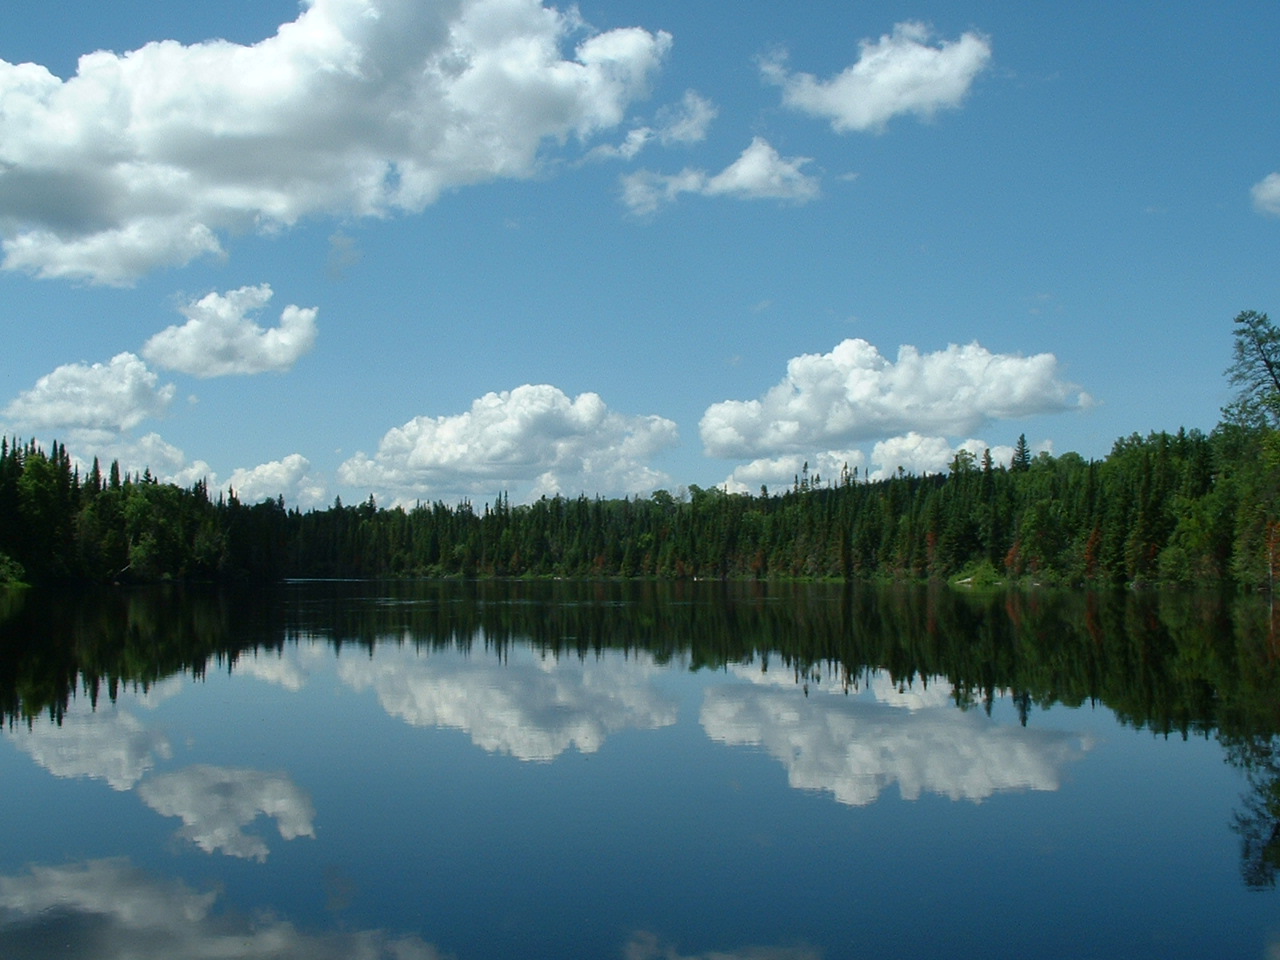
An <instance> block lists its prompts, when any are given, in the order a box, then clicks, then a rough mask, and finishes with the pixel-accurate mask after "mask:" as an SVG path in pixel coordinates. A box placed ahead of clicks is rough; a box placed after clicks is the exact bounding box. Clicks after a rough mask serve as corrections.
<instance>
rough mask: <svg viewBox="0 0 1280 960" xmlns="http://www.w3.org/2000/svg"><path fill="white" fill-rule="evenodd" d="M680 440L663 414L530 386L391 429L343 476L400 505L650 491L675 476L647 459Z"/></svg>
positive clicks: (347, 466)
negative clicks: (455, 497) (450, 497)
mask: <svg viewBox="0 0 1280 960" xmlns="http://www.w3.org/2000/svg"><path fill="white" fill-rule="evenodd" d="M675 442H676V425H675V424H674V423H673V422H672V421H670V420H667V419H665V418H663V417H659V416H627V415H624V414H620V413H616V412H614V411H612V410H610V409H609V408H608V407H607V406H606V405H605V403H604V401H603V400H602V399H601V398H600V397H599V396H598V395H597V394H594V393H583V394H580V395H579V396H577V397H569V396H568V395H566V394H565V393H564V392H563V391H561V390H559V389H557V388H556V387H552V386H549V385H547V384H539V385H529V384H526V385H524V386H520V387H516V388H515V389H514V390H504V391H502V392H501V393H487V394H485V395H484V396H483V397H481V398H480V399H478V400H476V401H475V402H474V403H472V404H471V409H470V410H468V411H467V412H465V413H460V414H456V415H453V416H441V417H426V416H422V417H415V418H414V419H413V420H410V421H409V422H408V423H406V424H405V425H404V426H402V427H396V428H395V429H393V430H390V431H388V432H387V434H386V436H384V437H383V438H382V441H381V442H380V443H379V445H378V451H377V453H376V454H374V455H373V456H368V455H366V454H364V453H358V454H356V456H354V457H352V458H351V459H349V460H347V461H346V462H345V463H343V464H342V466H341V467H340V468H339V472H338V476H339V479H340V480H341V481H342V482H343V483H344V484H347V485H349V486H354V487H360V488H363V489H368V490H372V491H375V492H378V493H380V494H389V495H390V496H391V497H392V498H393V499H395V500H397V501H398V502H413V501H414V500H416V499H420V498H424V497H428V496H438V495H441V494H454V493H461V494H464V495H470V494H494V493H497V492H499V491H501V490H504V489H506V490H517V489H523V490H526V491H527V492H528V494H529V495H530V496H531V497H535V498H536V497H538V496H540V495H543V494H547V495H551V494H556V493H565V494H576V493H582V492H588V493H593V494H594V493H598V494H601V495H605V496H608V495H622V494H630V493H648V492H650V491H652V490H653V489H655V488H657V487H661V486H664V485H665V484H666V483H667V480H668V478H667V477H666V475H665V474H662V473H659V472H658V471H656V470H654V469H653V468H652V467H651V466H650V465H649V462H648V461H649V460H650V458H652V457H653V456H654V455H655V454H657V453H658V452H660V451H661V450H664V449H666V448H668V447H670V446H672V445H674V444H675Z"/></svg>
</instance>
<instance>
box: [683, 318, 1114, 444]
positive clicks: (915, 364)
mask: <svg viewBox="0 0 1280 960" xmlns="http://www.w3.org/2000/svg"><path fill="white" fill-rule="evenodd" d="M1090 403H1092V400H1091V398H1090V397H1089V395H1088V394H1086V393H1083V392H1082V391H1080V389H1079V387H1077V386H1075V385H1074V384H1071V383H1068V382H1066V381H1064V380H1062V379H1061V377H1060V375H1059V370H1058V361H1057V358H1055V357H1054V356H1053V354H1049V353H1041V354H1036V355H1035V356H1031V357H1023V356H1020V355H1014V354H993V353H991V352H990V351H989V350H987V349H986V348H985V347H982V346H981V345H979V344H977V343H971V344H968V345H965V346H957V345H955V344H951V345H949V346H948V347H947V348H946V349H944V350H939V351H937V352H935V353H927V354H922V353H920V352H919V351H918V350H917V349H916V348H915V347H912V346H904V347H901V348H900V349H899V351H898V358H897V361H896V362H892V361H890V360H887V359H886V358H885V357H883V356H882V355H881V354H880V352H879V351H878V350H877V349H876V348H875V347H873V346H872V345H871V344H870V343H868V342H867V341H865V340H861V339H850V340H845V341H843V342H842V343H840V344H838V345H837V346H836V348H835V349H834V350H832V351H831V352H830V353H825V354H804V355H802V356H799V357H795V358H793V359H792V360H790V361H789V362H788V363H787V373H786V376H785V377H784V378H783V379H782V381H781V382H780V383H778V384H777V385H776V386H774V387H773V388H771V389H770V390H769V391H768V392H767V393H765V394H764V396H763V397H761V398H760V399H758V400H726V401H724V402H722V403H716V404H712V405H711V406H710V407H708V408H707V410H706V413H704V414H703V417H702V420H701V423H700V425H699V430H700V433H701V436H702V442H703V445H704V447H705V449H706V452H707V453H708V454H709V455H710V456H713V457H724V458H730V459H745V458H755V457H776V456H779V455H782V454H786V453H805V452H807V451H810V450H814V449H828V450H830V449H846V448H847V447H848V446H849V445H850V444H851V443H855V442H858V441H862V440H871V439H875V438H877V437H879V438H883V437H890V436H899V437H900V436H902V435H904V434H907V433H910V432H912V431H915V432H918V433H921V434H928V435H937V434H945V435H951V436H956V435H960V436H963V435H964V434H966V433H971V432H972V431H974V430H975V429H977V428H978V427H980V426H982V425H983V424H986V423H989V422H991V421H995V420H1007V419H1015V418H1019V417H1028V416H1032V415H1036V414H1046V413H1060V412H1064V411H1067V410H1072V409H1078V408H1081V407H1085V406H1088V405H1089V404H1090ZM873 456H874V455H873Z"/></svg>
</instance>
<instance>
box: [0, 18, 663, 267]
mask: <svg viewBox="0 0 1280 960" xmlns="http://www.w3.org/2000/svg"><path fill="white" fill-rule="evenodd" d="M584 31H585V28H584V26H583V24H582V21H581V19H580V18H579V17H577V15H576V14H574V13H563V12H561V11H559V10H556V9H554V8H549V7H544V6H542V5H541V4H540V3H539V2H537V0H436V2H429V3H428V2H407V0H311V2H309V3H307V4H306V5H305V8H304V9H303V11H302V13H301V14H300V15H299V16H298V18H297V19H296V20H294V21H293V22H291V23H286V24H284V25H283V26H281V27H280V28H279V30H278V31H277V32H276V34H275V35H274V36H272V37H269V38H267V39H264V40H262V41H261V42H259V43H256V44H253V45H251V46H244V45H239V44H234V43H229V42H226V41H221V40H216V41H209V42H206V43H199V44H195V45H191V46H185V45H182V44H179V43H176V42H173V41H164V42H157V43H149V44H147V45H146V46H144V47H142V48H141V49H138V50H135V51H132V52H130V53H126V54H116V53H111V52H107V51H98V52H96V53H91V54H87V55H85V56H83V57H81V58H80V61H79V64H78V68H77V71H76V73H75V75H74V76H72V77H71V78H70V79H67V80H62V79H60V78H58V77H56V76H54V75H53V74H52V73H50V72H49V71H48V70H47V69H45V68H44V67H42V66H39V65H36V64H29V63H28V64H17V65H14V64H10V63H5V62H3V61H0V233H3V235H4V237H5V239H4V244H3V250H4V266H5V267H7V268H9V269H18V270H26V271H29V272H31V273H34V274H37V275H39V276H44V277H73V278H83V279H88V280H91V281H94V282H99V283H110V284H126V283H129V282H131V281H133V280H134V279H136V278H137V277H138V276H140V275H142V274H143V273H146V272H147V271H149V270H152V269H154V268H156V267H160V266H165V265H181V264H184V263H187V262H188V261H190V260H192V259H193V258H195V257H198V256H201V255H206V254H218V253H221V252H222V242H221V240H220V235H221V234H223V233H225V232H227V231H237V230H253V229H256V230H261V231H273V230H279V229H281V228H284V227H287V226H289V225H291V224H293V223H295V222H296V221H298V220H299V219H300V218H303V217H306V216H311V215H324V214H334V215H341V216H356V217H360V216H385V215H387V214H391V213H395V212H401V211H406V212H415V211H420V210H422V209H423V208H424V207H426V206H427V205H429V204H431V203H433V202H434V201H435V200H436V199H437V197H438V196H439V195H440V194H441V193H442V192H443V191H446V190H450V189H453V188H457V187H461V186H465V185H469V184H474V183H479V182H483V181H487V180H492V179H495V178H519V177H527V176H530V175H532V174H533V173H535V172H536V171H537V170H538V168H539V165H540V159H541V154H542V151H543V149H544V147H545V145H546V144H548V143H556V144H560V143H564V142H565V141H566V140H567V139H568V138H570V137H573V138H577V139H579V140H585V139H587V138H589V137H591V136H593V135H595V134H597V133H598V132H600V131H602V130H605V129H609V128H612V127H615V126H617V125H618V124H619V123H621V122H622V120H623V117H624V115H625V113H626V110H627V109H628V107H629V105H630V104H631V103H633V102H634V101H635V100H637V99H638V98H640V97H643V96H645V95H647V93H648V86H649V82H650V80H651V78H652V76H653V75H654V74H655V72H656V71H657V69H658V67H659V66H660V64H661V62H662V60H663V59H664V57H665V55H666V53H667V51H668V49H669V47H670V45H671V37H670V36H669V35H667V34H664V33H650V32H648V31H646V30H643V29H639V28H634V27H633V28H624V29H617V30H611V31H608V32H605V33H599V34H587V35H585V36H582V35H583V32H584ZM574 34H578V35H579V36H582V39H581V41H580V42H579V43H578V44H577V46H576V47H575V48H574V49H573V51H572V53H571V54H566V52H565V49H564V48H565V46H566V44H567V42H568V40H569V38H570V37H571V36H573V35H574Z"/></svg>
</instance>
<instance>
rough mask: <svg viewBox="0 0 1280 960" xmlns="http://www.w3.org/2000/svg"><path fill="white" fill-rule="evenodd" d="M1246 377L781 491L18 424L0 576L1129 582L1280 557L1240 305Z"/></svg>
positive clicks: (1268, 347) (1265, 413)
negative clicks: (287, 467)
mask: <svg viewBox="0 0 1280 960" xmlns="http://www.w3.org/2000/svg"><path fill="white" fill-rule="evenodd" d="M1235 334H1236V354H1235V362H1234V363H1233V365H1232V367H1231V369H1230V370H1229V371H1228V374H1229V376H1230V379H1231V382H1232V383H1233V384H1234V385H1236V386H1237V387H1238V388H1239V390H1240V394H1239V396H1238V397H1237V400H1236V402H1235V403H1233V404H1232V406H1230V407H1228V408H1227V409H1226V410H1225V411H1224V419H1223V421H1222V423H1220V424H1219V425H1218V426H1217V427H1216V428H1215V429H1214V430H1213V431H1212V432H1210V433H1208V434H1206V433H1203V432H1201V431H1198V430H1179V431H1178V432H1177V433H1167V432H1156V433H1150V434H1147V435H1145V436H1141V435H1138V434H1134V435H1131V436H1128V437H1124V438H1121V439H1119V440H1117V441H1116V443H1115V445H1114V446H1113V448H1112V450H1111V453H1110V454H1109V455H1108V456H1107V457H1105V458H1103V459H1101V460H1085V459H1083V458H1082V457H1080V456H1079V455H1077V454H1074V453H1066V454H1063V455H1061V456H1056V457H1055V456H1051V455H1048V454H1043V453H1042V454H1040V455H1038V456H1034V457H1033V456H1031V455H1030V453H1029V451H1028V450H1027V447H1026V443H1025V438H1019V444H1018V446H1017V451H1018V452H1017V453H1016V454H1015V456H1014V457H1013V458H1012V460H1011V461H1010V462H1009V463H1007V464H998V463H995V462H993V460H992V458H991V456H990V454H989V453H988V454H986V455H984V456H983V457H981V458H975V457H973V456H971V455H969V454H968V453H966V452H961V453H959V454H957V455H956V458H955V460H954V461H953V462H952V464H951V466H950V469H949V471H948V472H947V473H946V474H937V475H928V476H914V475H908V474H900V475H898V476H895V477H891V478H889V479H885V480H879V481H874V482H868V481H867V480H866V479H865V478H863V479H859V478H858V477H857V476H856V475H855V474H853V473H850V472H849V471H845V472H844V473H843V475H842V476H841V477H839V478H837V479H834V480H832V479H829V478H828V479H820V478H817V477H810V476H808V475H807V473H806V474H802V475H800V476H797V477H796V478H795V480H794V483H793V484H792V486H791V488H790V489H788V490H786V491H783V492H775V493H772V494H770V493H767V492H765V491H763V490H762V491H761V493H760V494H759V495H749V494H731V493H726V492H725V491H723V490H721V489H718V488H710V489H703V488H699V487H697V486H693V487H690V488H689V489H688V491H687V493H682V494H681V495H679V496H675V495H672V494H671V493H670V492H668V491H663V490H659V491H656V492H654V493H653V494H652V495H651V496H649V497H637V498H625V499H608V500H606V499H600V498H590V497H585V496H583V497H576V498H566V497H550V498H542V499H540V500H538V501H536V502H534V503H530V504H521V505H515V506H513V505H511V504H510V503H509V501H508V500H507V498H506V496H505V495H501V494H500V495H498V496H497V497H496V499H495V500H494V501H493V502H492V503H486V504H484V505H483V506H481V507H476V506H475V505H473V504H471V503H466V502H464V503H461V504H457V505H451V504H445V503H442V502H435V503H430V504H419V505H417V506H415V507H412V508H408V509H406V508H402V507H393V508H391V509H382V508H379V507H378V506H377V504H376V503H375V502H374V500H373V498H372V497H370V498H369V499H368V500H367V501H365V502H363V503H360V504H357V505H344V504H342V503H341V502H339V501H335V502H334V504H333V506H331V507H329V508H328V509H324V510H311V511H308V512H305V513H304V512H301V511H299V510H297V509H286V507H285V504H284V503H283V501H282V500H279V499H277V500H268V501H264V502H262V503H259V504H244V503H241V502H240V501H239V500H238V499H236V497H235V496H234V495H232V494H225V495H224V494H218V495H216V496H212V495H211V494H210V491H209V490H208V488H207V486H206V485H204V484H203V483H197V484H196V485H194V486H192V487H190V488H186V489H183V488H179V487H176V486H173V485H171V484H162V483H158V482H156V480H155V479H154V478H153V477H151V476H150V475H148V474H146V473H144V474H143V475H141V476H129V475H123V476H122V475H121V472H120V470H119V467H118V466H117V465H115V464H112V465H111V466H110V467H109V468H108V469H107V471H106V473H105V475H104V473H103V470H102V468H101V467H100V465H99V464H97V463H94V464H93V465H92V467H91V468H90V469H88V470H87V471H86V472H85V473H83V474H82V473H81V472H80V470H79V469H78V468H77V467H76V466H75V465H74V464H73V462H72V461H71V459H70V457H69V455H68V453H67V451H66V449H65V448H64V447H62V446H61V445H59V444H57V443H54V444H53V446H52V447H51V448H50V449H49V450H45V449H43V448H42V447H40V446H38V445H37V444H36V443H35V442H33V441H28V442H25V443H22V442H17V441H8V440H5V441H0V580H3V579H22V578H26V579H28V580H32V581H56V580H89V581H108V582H109V581H129V580H133V581H150V580H158V579H187V580H244V579H248V580H273V579H280V578H285V577H433V576H461V577H474V576H502V577H525V576H535V577H536V576H547V577H550V576H571V577H656V578H689V577H700V578H742V579H750V578H760V579H764V578H827V577H829V578H841V579H869V578H878V577H882V578H895V579H925V578H951V577H957V576H960V577H963V576H972V577H974V578H976V579H1008V578H1027V579H1033V580H1038V581H1058V582H1067V583H1082V584H1083V583H1093V584H1108V585H1112V584H1114V585H1120V584H1128V583H1155V582H1169V583H1197V584H1202V583H1212V582H1233V583H1236V584H1240V585H1243V586H1246V587H1268V588H1269V587H1270V586H1271V585H1273V584H1274V582H1275V581H1276V579H1277V577H1280V332H1277V330H1276V328H1275V327H1274V326H1273V325H1272V324H1271V322H1270V320H1269V319H1268V318H1267V317H1266V315H1265V314H1257V313H1253V312H1247V313H1243V314H1241V315H1240V316H1239V317H1237V319H1236V327H1235Z"/></svg>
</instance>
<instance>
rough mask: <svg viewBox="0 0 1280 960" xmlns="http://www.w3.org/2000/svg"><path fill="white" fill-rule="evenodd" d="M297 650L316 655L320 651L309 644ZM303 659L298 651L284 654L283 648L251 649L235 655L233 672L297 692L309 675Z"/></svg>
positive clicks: (304, 684)
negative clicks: (288, 654) (289, 654)
mask: <svg viewBox="0 0 1280 960" xmlns="http://www.w3.org/2000/svg"><path fill="white" fill-rule="evenodd" d="M299 651H306V652H307V653H314V654H315V655H317V656H319V655H320V653H321V652H320V651H319V650H315V648H313V647H311V646H304V647H301V648H299ZM304 659H307V658H306V657H305V656H304V655H298V651H295V655H293V656H285V652H284V651H283V650H253V651H251V652H249V653H243V654H241V655H240V656H238V657H236V666H235V672H236V673H241V674H245V675H246V676H250V677H256V678H257V679H259V680H263V681H265V682H267V683H271V684H275V685H276V686H277V687H283V688H284V689H285V690H288V691H289V692H290V693H297V692H298V691H299V690H301V689H302V688H303V687H304V686H306V684H307V677H308V676H309V671H308V669H307V666H306V664H305V663H304Z"/></svg>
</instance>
